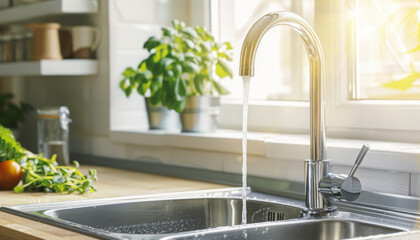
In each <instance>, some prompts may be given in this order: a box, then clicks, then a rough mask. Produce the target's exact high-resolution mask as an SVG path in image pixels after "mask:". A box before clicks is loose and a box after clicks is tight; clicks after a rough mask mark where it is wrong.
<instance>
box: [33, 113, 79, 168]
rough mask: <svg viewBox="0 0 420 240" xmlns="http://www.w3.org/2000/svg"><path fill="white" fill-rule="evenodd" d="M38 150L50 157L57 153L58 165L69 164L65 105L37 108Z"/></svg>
mask: <svg viewBox="0 0 420 240" xmlns="http://www.w3.org/2000/svg"><path fill="white" fill-rule="evenodd" d="M37 117H38V152H39V153H44V156H45V157H48V158H50V157H51V156H52V155H53V154H56V155H57V162H58V163H59V164H60V165H69V162H70V161H69V123H70V122H71V119H70V111H69V109H68V108H67V107H65V106H61V107H47V108H41V109H38V110H37Z"/></svg>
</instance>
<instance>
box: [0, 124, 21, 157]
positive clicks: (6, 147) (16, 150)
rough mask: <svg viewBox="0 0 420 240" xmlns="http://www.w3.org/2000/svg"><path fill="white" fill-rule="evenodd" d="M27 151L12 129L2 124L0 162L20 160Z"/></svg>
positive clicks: (0, 130)
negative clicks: (16, 138)
mask: <svg viewBox="0 0 420 240" xmlns="http://www.w3.org/2000/svg"><path fill="white" fill-rule="evenodd" d="M26 154H27V151H26V150H25V149H24V148H23V147H22V146H21V145H20V144H19V143H18V142H17V141H16V140H15V137H14V136H13V133H12V131H10V129H8V128H5V127H3V126H2V125H1V124H0V162H3V161H6V160H11V159H15V160H20V159H22V157H24V156H25V155H26Z"/></svg>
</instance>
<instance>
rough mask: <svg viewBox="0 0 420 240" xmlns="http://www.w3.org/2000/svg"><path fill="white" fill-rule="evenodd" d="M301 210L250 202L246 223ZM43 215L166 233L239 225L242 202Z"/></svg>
mask: <svg viewBox="0 0 420 240" xmlns="http://www.w3.org/2000/svg"><path fill="white" fill-rule="evenodd" d="M300 210H301V209H300V208H298V207H294V206H288V205H283V204H278V203H269V202H264V201H256V200H250V201H248V202H247V212H248V222H249V223H258V222H266V221H275V220H285V219H293V218H299V217H300ZM43 214H44V215H46V216H49V217H52V218H55V219H60V220H65V221H69V222H72V223H77V224H80V225H84V226H87V227H91V228H96V229H100V230H105V231H108V232H115V233H130V234H167V233H178V232H186V231H193V230H199V229H208V228H215V227H220V226H234V225H238V224H241V219H242V215H241V214H242V200H241V199H237V198H197V199H174V200H158V201H137V202H129V203H116V204H106V205H99V206H90V207H77V208H65V209H57V210H47V211H44V212H43Z"/></svg>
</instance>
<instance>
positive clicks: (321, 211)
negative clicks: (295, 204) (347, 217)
mask: <svg viewBox="0 0 420 240" xmlns="http://www.w3.org/2000/svg"><path fill="white" fill-rule="evenodd" d="M300 214H301V216H302V217H325V216H327V217H330V216H335V215H337V207H336V206H329V207H327V208H317V209H309V208H304V209H302V211H301V212H300Z"/></svg>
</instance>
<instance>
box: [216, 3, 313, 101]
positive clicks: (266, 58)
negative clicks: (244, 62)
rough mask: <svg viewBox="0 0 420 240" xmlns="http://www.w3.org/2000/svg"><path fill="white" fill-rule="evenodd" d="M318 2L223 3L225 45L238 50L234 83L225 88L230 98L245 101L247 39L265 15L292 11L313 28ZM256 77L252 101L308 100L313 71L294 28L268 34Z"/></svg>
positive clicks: (221, 29) (221, 19)
mask: <svg viewBox="0 0 420 240" xmlns="http://www.w3.org/2000/svg"><path fill="white" fill-rule="evenodd" d="M313 2H314V1H313V0H310V1H306V0H302V1H296V0H294V1H293V0H260V1H255V0H223V1H219V32H220V40H221V41H229V42H231V43H232V45H233V47H234V61H233V62H232V69H233V72H234V79H233V81H231V80H227V81H226V82H225V85H227V87H228V88H229V90H230V91H231V92H232V94H231V95H229V96H228V97H230V98H242V79H241V78H240V77H239V74H238V70H239V58H240V52H241V47H242V42H243V39H244V38H245V35H246V34H247V32H248V30H249V28H250V27H251V26H252V25H253V24H254V22H255V21H257V20H258V19H259V18H260V17H262V16H263V15H265V14H267V13H270V12H275V11H292V12H295V13H297V14H299V15H301V16H303V17H304V18H305V19H306V20H307V21H308V22H309V23H311V24H313V19H314V13H313V12H314V7H313V6H314V3H313ZM255 62H256V65H255V68H256V69H255V77H254V78H253V79H252V80H251V88H250V99H257V100H298V101H299V100H307V99H308V92H309V67H308V60H307V56H306V52H305V49H304V47H303V43H302V40H301V39H298V36H297V35H296V34H295V33H294V32H292V30H291V29H290V27H287V26H279V27H275V28H273V29H272V30H270V31H269V32H267V33H266V35H265V36H264V38H263V39H262V40H261V43H260V45H259V48H258V53H257V59H256V61H255Z"/></svg>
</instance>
